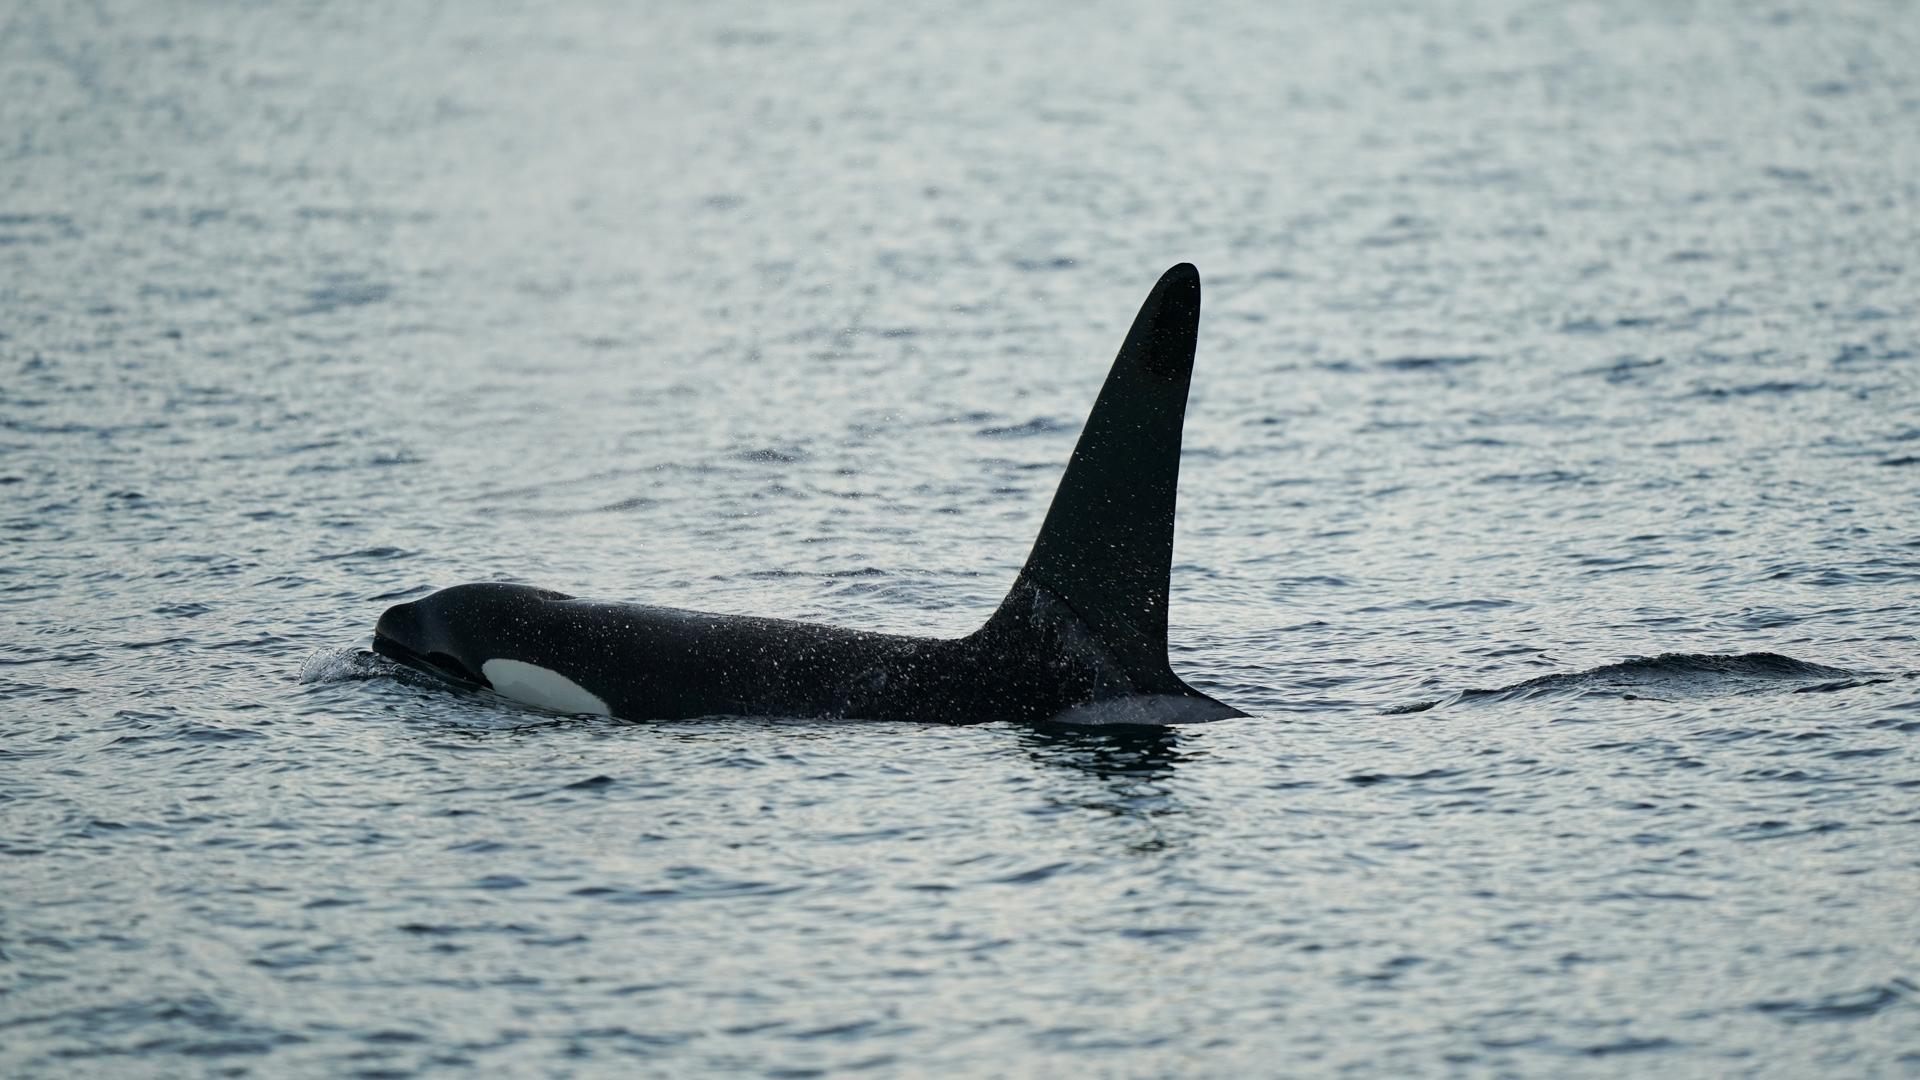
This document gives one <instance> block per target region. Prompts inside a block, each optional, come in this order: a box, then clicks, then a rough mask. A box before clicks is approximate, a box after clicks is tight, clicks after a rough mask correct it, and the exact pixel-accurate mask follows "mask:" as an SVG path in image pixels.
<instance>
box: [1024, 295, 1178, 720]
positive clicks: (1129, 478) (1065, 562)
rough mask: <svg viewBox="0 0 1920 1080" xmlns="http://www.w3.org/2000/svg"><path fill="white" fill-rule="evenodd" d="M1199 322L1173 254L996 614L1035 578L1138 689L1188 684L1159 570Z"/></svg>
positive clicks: (1167, 554) (1163, 564)
mask: <svg viewBox="0 0 1920 1080" xmlns="http://www.w3.org/2000/svg"><path fill="white" fill-rule="evenodd" d="M1199 328H1200V273H1199V271H1197V270H1195V269H1194V268H1193V267H1192V266H1191V265H1190V264H1187V263H1181V264H1180V265H1178V266H1176V267H1174V268H1173V269H1171V270H1168V271H1167V272H1166V273H1165V274H1162V275H1161V277H1160V281H1159V283H1158V284H1156V285H1155V286H1154V287H1153V292H1151V293H1149V294H1148V295H1147V299H1146V302H1145V303H1144V304H1141V305H1140V313H1139V314H1138V315H1136V316H1134V320H1133V329H1131V330H1129V331H1128V332H1127V339H1126V341H1125V342H1124V343H1123V344H1122V345H1121V346H1120V354H1119V356H1117V357H1115V358H1114V361H1113V369H1112V370H1111V371H1110V372H1108V374H1107V381H1106V384H1105V385H1104V386H1102V387H1101V389H1100V397H1099V399H1098V400H1096V401H1095V402H1094V405H1093V412H1092V413H1091V414H1089V415H1088V417H1087V424H1086V427H1085V428H1084V429H1083V430H1082V431H1081V433H1080V441H1079V443H1078V444H1076V445H1075V446H1074V449H1073V457H1072V458H1071V459H1070V460H1069V461H1068V462H1067V471H1066V475H1065V476H1063V477H1061V480H1060V488H1059V490H1058V491H1057V492H1055V494H1054V496H1053V505H1052V506H1051V507H1050V508H1049V509H1048V510H1047V518H1046V521H1045V523H1044V524H1042V525H1041V526H1040V535H1039V536H1038V537H1037V538H1036V539H1035V540H1034V542H1033V551H1032V553H1031V554H1029V555H1028V556H1027V564H1026V567H1025V568H1024V569H1022V570H1021V571H1020V577H1019V579H1018V580H1017V581H1016V582H1015V583H1014V587H1013V590H1012V591H1011V592H1010V593H1009V594H1008V597H1007V600H1006V601H1005V602H1003V604H1002V606H1001V610H1000V612H999V613H997V614H996V615H995V616H994V622H999V621H1002V620H1003V619H1005V618H1007V617H1009V616H1010V614H1011V613H1010V612H1009V610H1008V609H1009V606H1010V605H1013V604H1016V603H1019V602H1021V598H1022V597H1023V596H1024V595H1025V594H1026V593H1027V592H1028V590H1025V589H1023V588H1022V586H1023V585H1034V586H1038V587H1040V588H1044V589H1045V590H1046V591H1047V592H1049V593H1052V594H1053V595H1054V596H1055V597H1058V598H1059V599H1060V600H1062V601H1064V602H1065V603H1066V604H1067V606H1068V607H1070V608H1072V609H1073V613H1074V614H1075V615H1076V616H1078V618H1079V620H1080V622H1081V623H1083V624H1084V625H1085V626H1086V627H1087V629H1088V630H1090V631H1092V633H1093V635H1094V636H1095V637H1096V638H1097V639H1098V640H1099V641H1100V643H1101V645H1103V646H1104V647H1105V648H1106V649H1107V651H1108V652H1109V653H1110V654H1111V655H1112V656H1113V658H1114V659H1115V660H1116V661H1118V662H1119V663H1120V665H1121V667H1122V668H1123V669H1124V670H1125V671H1126V672H1127V673H1128V675H1129V678H1130V680H1131V681H1132V683H1133V684H1134V688H1135V689H1136V690H1137V691H1149V690H1153V691H1161V690H1166V691H1175V692H1180V691H1184V692H1186V693H1189V694H1190V693H1192V692H1193V691H1191V690H1189V689H1187V688H1186V687H1185V685H1184V684H1182V683H1181V682H1180V681H1179V680H1178V679H1177V678H1176V677H1175V676H1174V675H1173V671H1172V669H1171V668H1170V667H1169V666H1168V664H1167V578H1168V576H1169V574H1170V573H1171V571H1172V569H1173V510H1174V494H1175V490H1176V489H1177V488H1178V486H1179V482H1180V431H1181V426H1182V424H1183V422H1184V420H1185V417H1186V411H1187V384H1188V382H1189V381H1190V380H1191V378H1192V376H1193V352H1194V343H1195V339H1196V338H1197V336H1198V334H1199ZM989 625H990V626H991V625H993V623H992V622H990V623H989ZM1176 688H1177V690H1176Z"/></svg>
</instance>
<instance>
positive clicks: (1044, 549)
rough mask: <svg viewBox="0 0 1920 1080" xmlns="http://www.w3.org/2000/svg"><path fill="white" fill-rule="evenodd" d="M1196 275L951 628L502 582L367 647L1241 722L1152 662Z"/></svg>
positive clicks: (1073, 716) (800, 689) (820, 696)
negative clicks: (824, 620)
mask: <svg viewBox="0 0 1920 1080" xmlns="http://www.w3.org/2000/svg"><path fill="white" fill-rule="evenodd" d="M1199 326H1200V275H1199V273H1198V271H1196V270H1195V269H1194V268H1193V267H1192V266H1191V265H1189V264H1186V263H1182V264H1180V265H1178V266H1175V267H1173V268H1172V269H1170V270H1168V271H1167V272H1166V273H1165V274H1164V275H1162V276H1161V278H1160V280H1159V282H1158V283H1157V284H1155V285H1154V287H1153V291H1152V292H1151V293H1150V294H1149V295H1148V296H1147V299H1146V301H1145V303H1143V304H1142V305H1141V307H1140V311H1139V314H1138V315H1136V316H1135V318H1134V321H1133V326H1132V329H1131V330H1130V331H1129V332H1128V334H1127V337H1126V339H1125V341H1124V342H1123V343H1122V345H1121V346H1120V352H1119V355H1118V356H1116V357H1115V359H1114V362H1113V367H1112V369H1111V370H1110V371H1109V373H1108V375H1107V380H1106V383H1105V385H1104V386H1103V387H1102V388H1101V390H1100V395H1099V397H1098V398H1097V399H1096V400H1095V402H1094V406H1093V411H1092V413H1091V414H1089V416H1088V417H1087V423H1086V426H1085V428H1083V429H1082V431H1081V434H1080V439H1079V442H1078V443H1077V444H1076V446H1075V447H1074V451H1073V456H1072V457H1071V458H1070V459H1069V461H1068V463H1067V468H1066V472H1065V474H1064V475H1063V476H1062V477H1061V480H1060V486H1059V488H1058V490H1057V491H1056V492H1055V494H1054V499H1053V503H1052V505H1051V506H1050V507H1049V508H1048V510H1047V516H1046V519H1045V521H1044V523H1043V524H1042V525H1041V528H1040V533H1039V536H1038V537H1037V538H1036V539H1035V540H1034V543H1033V548H1032V550H1031V552H1030V553H1029V555H1028V557H1027V561H1026V564H1025V566H1024V567H1023V568H1022V569H1021V571H1020V574H1019V576H1018V577H1017V578H1016V579H1015V580H1014V584H1013V587H1012V589H1011V590H1010V591H1009V592H1008V593H1007V595H1006V598H1005V599H1004V600H1003V601H1002V602H1001V604H1000V606H999V608H998V609H997V610H996V611H995V612H994V613H993V615H992V616H991V617H990V618H988V619H987V621H986V622H985V623H984V624H983V625H982V626H981V627H980V628H979V629H978V630H975V631H974V632H973V633H971V634H968V635H966V636H964V637H959V638H933V637H913V636H906V635H898V634H880V633H871V632H867V631H860V630H850V629H843V628H840V627H836V626H827V625H822V624H817V623H804V622H793V621H789V620H784V619H769V618H759V617H753V616H739V615H718V614H712V613H708V612H700V611H687V610H682V609H677V608H666V607H653V606H648V605H640V604H626V603H609V602H604V601H595V600H581V599H576V598H574V597H572V596H568V595H566V594H564V593H558V592H553V591H551V590H547V589H539V588H533V587H530V586H525V585H510V584H499V583H487V584H470V585H456V586H453V587H451V588H447V589H442V590H440V591H438V592H435V593H432V594H430V595H428V596H426V597H423V598H422V599H419V600H416V601H413V602H411V603H404V604H399V605H396V606H394V607H392V608H389V609H388V610H387V611H386V612H385V613H384V614H382V615H381V616H380V619H379V623H378V625H377V626H376V627H375V630H374V649H375V651H376V652H378V653H380V654H381V655H384V656H387V657H389V658H391V659H394V660H397V661H399V662H401V663H404V664H407V665H409V666H412V667H416V668H420V669H423V670H427V671H431V672H436V673H438V674H440V675H442V676H445V677H447V678H449V679H452V680H454V681H456V682H459V683H463V684H467V685H472V686H480V687H486V688H489V689H492V690H493V691H494V692H496V693H499V694H501V695H503V696H506V697H509V698H512V699H514V700H517V701H520V702H524V703H526V704H530V705H534V706H538V707H541V708H546V709H552V710H554V711H558V712H564V713H595V714H601V715H608V716H616V717H620V718H623V719H630V720H648V719H686V718H692V717H700V716H717V715H753V716H793V717H822V718H843V719H866V720H908V721H925V722H939V723H973V722H981V721H988V720H1016V721H1028V722H1056V723H1063V724H1089V725H1094V724H1134V725H1163V724H1176V723H1192V722H1198V721H1205V720H1216V719H1222V718H1226V717H1233V716H1244V715H1245V714H1244V713H1242V712H1240V711H1239V710H1237V709H1234V708H1232V707H1231V706H1229V705H1226V704H1223V703H1222V702H1219V701H1216V700H1214V699H1213V698H1211V697H1208V696H1207V695H1205V694H1203V693H1201V692H1200V691H1198V690H1195V689H1193V688H1192V687H1190V686H1188V685H1187V684H1186V683H1185V682H1183V681H1182V680H1181V679H1180V678H1179V677H1178V676H1177V675H1175V674H1174V673H1173V669H1172V667H1171V666H1170V665H1169V663H1168V661H1167V584H1168V578H1169V577H1170V575H1171V572H1172V567H1173V522H1174V504H1175V494H1176V490H1177V488H1178V486H1179V477H1180V438H1181V430H1182V427H1183V425H1184V422H1185V417H1186V406H1187V388H1188V384H1189V382H1190V381H1191V379H1192V375H1193V359H1194V349H1195V344H1196V341H1197V338H1198V334H1199Z"/></svg>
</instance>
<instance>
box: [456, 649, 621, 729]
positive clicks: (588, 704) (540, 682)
mask: <svg viewBox="0 0 1920 1080" xmlns="http://www.w3.org/2000/svg"><path fill="white" fill-rule="evenodd" d="M480 674H482V675H485V676H486V677H487V681H488V682H489V683H492V684H493V689H494V692H495V693H498V694H500V695H501V696H502V697H510V698H512V699H513V700H515V701H521V702H525V703H526V704H528V705H537V706H539V707H540V708H542V709H552V710H553V711H554V712H559V713H593V714H594V715H596V716H609V715H611V712H610V710H608V708H607V703H606V702H604V701H601V700H600V699H599V698H597V697H595V696H594V695H593V694H591V693H589V692H588V691H587V690H586V688H585V687H582V686H581V685H580V684H579V683H577V682H574V681H573V680H572V679H569V678H567V677H566V676H565V675H562V674H560V673H559V672H557V671H549V670H547V669H546V668H543V667H541V666H540V665H538V664H528V663H524V662H522V661H519V660H502V659H493V660H489V661H487V662H486V663H484V664H481V665H480Z"/></svg>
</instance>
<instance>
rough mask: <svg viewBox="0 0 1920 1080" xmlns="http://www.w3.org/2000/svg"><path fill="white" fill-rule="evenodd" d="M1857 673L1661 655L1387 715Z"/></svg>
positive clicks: (1803, 685)
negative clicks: (1442, 707)
mask: <svg viewBox="0 0 1920 1080" xmlns="http://www.w3.org/2000/svg"><path fill="white" fill-rule="evenodd" d="M1859 674H1860V673H1859V672H1853V671H1848V670H1846V669H1845V668H1837V667H1828V666H1827V665H1825V664H1815V663H1810V662H1808V661H1806V660H1796V659H1794V658H1793V657H1791V656H1782V655H1781V654H1779V653H1769V652H1753V653H1739V654H1732V655H1729V654H1722V653H1661V654H1660V655H1659V656H1636V657H1632V658H1630V659H1627V660H1622V661H1621V662H1619V663H1617V664H1603V665H1601V666H1600V667H1597V668H1590V669H1588V670H1586V671H1565V672H1557V673H1555V674H1552V675H1541V676H1539V677H1537V678H1532V679H1527V680H1525V681H1523V682H1517V683H1513V684H1511V685H1509V686H1499V687H1494V688H1492V689H1480V688H1474V689H1468V690H1462V691H1459V692H1458V693H1456V694H1454V695H1452V696H1451V697H1445V698H1435V699H1433V700H1429V701H1415V702H1409V703H1407V704H1404V705H1394V706H1391V707H1389V708H1387V709H1386V710H1385V713H1386V714H1387V715H1390V716H1397V715H1404V714H1407V713H1417V712H1426V711H1427V710H1429V709H1432V708H1435V707H1437V706H1440V705H1451V704H1454V703H1457V702H1479V701H1525V700H1530V699H1533V698H1539V697H1567V698H1576V697H1587V696H1589V695H1597V696H1601V697H1620V698H1628V699H1632V698H1643V697H1645V698H1661V699H1664V698H1666V697H1669V696H1675V697H1680V696H1685V697H1703V696H1710V695H1714V694H1739V693H1753V692H1756V691H1762V690H1768V689H1774V688H1779V689H1787V690H1790V691H1791V692H1794V693H1799V692H1802V691H1805V692H1808V693H1812V692H1816V691H1824V690H1836V689H1843V688H1845V687H1848V686H1855V685H1862V684H1861V683H1859V682H1856V681H1854V680H1855V679H1856V678H1857V677H1858V676H1859Z"/></svg>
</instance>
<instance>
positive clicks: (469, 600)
mask: <svg viewBox="0 0 1920 1080" xmlns="http://www.w3.org/2000/svg"><path fill="white" fill-rule="evenodd" d="M572 599H573V597H571V596H568V595H567V594H565V593H558V592H554V591H553V590H551V589H536V588H533V587H532V586H528V585H504V584H494V583H490V584H480V585H455V586H453V587H452V588H450V589H441V590H440V591H439V592H436V593H433V594H432V595H430V596H425V597H422V598H421V599H419V600H415V601H414V602H412V603H410V604H397V605H395V606H393V607H390V608H388V609H387V610H386V612H385V613H384V614H382V615H381V616H380V622H379V623H378V624H377V625H376V626H375V627H374V629H373V651H375V652H377V653H379V654H380V655H382V656H385V657H387V658H389V659H392V660H397V661H399V662H400V663H402V664H405V665H407V666H408V667H411V668H416V669H419V670H421V671H427V672H431V673H433V674H435V675H439V676H441V677H443V678H446V679H450V680H452V681H454V682H456V683H460V684H463V685H466V686H475V687H482V688H484V689H488V690H492V691H493V692H494V693H497V694H499V695H501V696H502V697H509V698H512V699H514V700H515V701H519V702H522V703H524V704H528V705H534V706H538V707H540V708H543V709H551V710H553V711H554V712H559V713H570V714H577V713H595V714H598V715H601V716H607V715H610V714H611V712H612V710H611V709H610V708H609V707H608V704H607V701H606V699H605V698H604V697H602V696H600V694H597V693H595V692H593V691H591V690H588V689H586V688H585V687H584V686H582V685H581V684H580V683H579V682H576V681H575V678H576V677H582V676H581V674H580V673H579V672H577V671H576V672H575V673H574V676H572V677H570V676H569V675H567V674H564V673H563V672H562V671H561V670H560V669H561V668H562V667H567V666H570V665H569V664H568V663H567V661H568V657H567V656H566V655H565V653H564V651H560V650H556V649H555V645H556V643H562V642H565V641H567V640H568V639H569V638H571V637H573V636H576V635H577V633H578V630H579V622H578V614H579V613H578V611H577V610H574V611H570V610H569V608H570V605H566V604H564V603H563V601H568V600H572ZM587 681H589V682H592V681H594V680H591V679H588V680H587Z"/></svg>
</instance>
